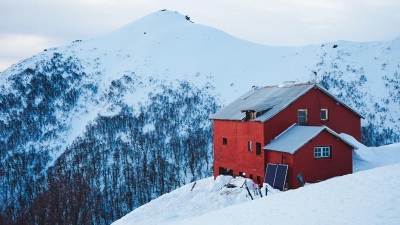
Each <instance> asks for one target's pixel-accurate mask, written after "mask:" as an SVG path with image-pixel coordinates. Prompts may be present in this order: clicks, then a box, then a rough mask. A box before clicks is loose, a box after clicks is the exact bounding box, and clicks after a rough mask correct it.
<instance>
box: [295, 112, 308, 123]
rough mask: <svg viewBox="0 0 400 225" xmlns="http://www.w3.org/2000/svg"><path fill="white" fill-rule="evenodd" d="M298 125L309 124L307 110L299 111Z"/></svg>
mask: <svg viewBox="0 0 400 225" xmlns="http://www.w3.org/2000/svg"><path fill="white" fill-rule="evenodd" d="M297 118H298V124H300V125H305V124H307V122H308V119H307V109H299V110H298V111H297Z"/></svg>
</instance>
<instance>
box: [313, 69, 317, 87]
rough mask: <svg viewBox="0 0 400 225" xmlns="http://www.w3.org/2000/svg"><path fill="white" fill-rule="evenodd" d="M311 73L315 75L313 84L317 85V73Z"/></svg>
mask: <svg viewBox="0 0 400 225" xmlns="http://www.w3.org/2000/svg"><path fill="white" fill-rule="evenodd" d="M313 72H314V75H315V79H314V84H315V85H317V78H318V75H317V72H315V71H313Z"/></svg>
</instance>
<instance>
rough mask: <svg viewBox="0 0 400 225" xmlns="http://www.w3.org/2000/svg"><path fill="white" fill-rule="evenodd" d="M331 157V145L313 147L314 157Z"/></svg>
mask: <svg viewBox="0 0 400 225" xmlns="http://www.w3.org/2000/svg"><path fill="white" fill-rule="evenodd" d="M330 157H331V147H329V146H322V147H315V148H314V158H316V159H318V158H330Z"/></svg>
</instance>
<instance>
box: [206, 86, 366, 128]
mask: <svg viewBox="0 0 400 225" xmlns="http://www.w3.org/2000/svg"><path fill="white" fill-rule="evenodd" d="M313 87H317V88H318V89H320V90H321V91H323V92H325V93H326V94H327V95H329V96H331V97H332V98H334V99H335V100H336V101H338V102H339V103H340V104H342V105H344V106H345V107H347V108H348V109H349V110H351V111H353V112H354V113H355V114H357V115H358V116H359V117H361V118H363V116H362V115H361V114H360V113H358V112H357V111H356V110H354V109H353V108H351V107H350V106H348V105H346V104H345V103H343V102H342V101H340V100H339V99H338V98H336V97H335V96H333V95H332V94H330V93H329V92H328V91H327V90H326V89H324V88H322V87H320V86H318V85H315V84H313V83H307V84H293V85H284V86H267V87H256V88H253V89H252V90H250V91H248V92H247V93H245V94H244V95H242V96H241V97H239V98H238V99H236V100H235V101H233V102H232V103H230V104H229V105H227V106H226V107H224V108H222V109H221V110H220V111H218V112H217V113H215V114H213V115H211V116H210V119H215V120H244V119H245V117H246V113H245V111H254V112H262V114H261V115H258V116H257V117H256V118H255V119H254V121H259V122H265V121H267V120H269V119H270V118H272V117H273V116H275V115H276V114H278V113H279V112H280V111H282V110H283V109H285V108H286V107H287V106H289V105H290V104H291V103H292V102H294V101H295V100H297V99H298V98H299V97H301V96H302V95H304V94H305V93H307V92H308V91H309V90H310V89H312V88H313Z"/></svg>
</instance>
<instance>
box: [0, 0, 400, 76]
mask: <svg viewBox="0 0 400 225" xmlns="http://www.w3.org/2000/svg"><path fill="white" fill-rule="evenodd" d="M161 9H168V10H171V11H178V12H179V13H181V14H183V15H188V16H190V18H191V20H192V21H193V22H195V23H197V24H202V25H206V26H210V27H214V28H217V29H220V30H223V31H225V32H227V33H229V34H231V35H233V36H236V37H239V38H242V39H245V40H249V41H252V42H256V43H260V44H266V45H281V46H293V45H295V46H298V45H307V44H320V43H325V42H331V41H337V40H347V41H363V42H364V41H388V40H392V39H394V38H396V37H399V36H400V0H251V1H243V0H202V1H200V0H170V1H168V0H0V71H3V70H4V69H6V68H7V67H9V66H11V65H12V64H14V63H17V62H18V61H19V60H21V59H24V58H27V57H30V56H32V55H33V54H36V53H38V52H40V51H42V50H43V49H45V48H49V47H55V46H60V45H66V44H68V43H70V42H72V41H73V40H76V39H89V38H93V37H96V36H99V35H102V34H105V33H108V32H110V31H113V30H115V29H117V28H119V27H122V26H123V25H125V24H128V23H130V22H133V21H134V20H136V19H139V18H140V17H143V16H145V15H148V14H151V13H153V12H156V11H158V10H161Z"/></svg>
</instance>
